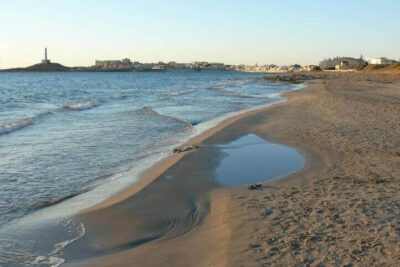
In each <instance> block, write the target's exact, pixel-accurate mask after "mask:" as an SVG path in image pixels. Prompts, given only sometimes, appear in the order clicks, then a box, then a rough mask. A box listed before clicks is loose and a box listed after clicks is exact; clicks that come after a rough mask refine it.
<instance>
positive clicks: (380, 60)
mask: <svg viewBox="0 0 400 267" xmlns="http://www.w3.org/2000/svg"><path fill="white" fill-rule="evenodd" d="M395 62H396V60H393V59H388V58H386V57H378V58H369V59H368V63H369V64H379V65H380V64H384V65H389V64H393V63H395Z"/></svg>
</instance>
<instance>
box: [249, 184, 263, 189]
mask: <svg viewBox="0 0 400 267" xmlns="http://www.w3.org/2000/svg"><path fill="white" fill-rule="evenodd" d="M260 186H261V184H251V185H249V186H248V187H247V189H249V190H254V189H256V188H259V187H260Z"/></svg>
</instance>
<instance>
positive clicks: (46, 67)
mask: <svg viewBox="0 0 400 267" xmlns="http://www.w3.org/2000/svg"><path fill="white" fill-rule="evenodd" d="M70 70H71V68H70V67H66V66H63V65H61V64H59V63H39V64H35V65H32V66H29V67H26V68H13V69H5V70H0V71H3V72H14V71H16V72H53V71H54V72H56V71H57V72H58V71H70Z"/></svg>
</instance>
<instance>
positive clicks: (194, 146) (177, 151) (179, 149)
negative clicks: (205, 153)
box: [172, 145, 199, 153]
mask: <svg viewBox="0 0 400 267" xmlns="http://www.w3.org/2000/svg"><path fill="white" fill-rule="evenodd" d="M197 148H199V145H191V146H185V147H181V148H174V149H173V150H172V153H181V152H185V151H189V150H192V149H197Z"/></svg>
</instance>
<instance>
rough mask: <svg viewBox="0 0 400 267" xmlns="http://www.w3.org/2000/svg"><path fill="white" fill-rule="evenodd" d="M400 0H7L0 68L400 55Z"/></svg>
mask: <svg viewBox="0 0 400 267" xmlns="http://www.w3.org/2000/svg"><path fill="white" fill-rule="evenodd" d="M399 14H400V0H375V1H373V0H362V1H361V0H335V1H329V0H313V1H312V0H301V1H300V0H296V1H295V0H285V1H277V0H275V1H268V0H264V1H261V0H260V1H258V0H254V1H252V0H248V1H243V0H241V1H236V0H230V1H227V0H220V1H217V0H215V1H211V0H201V1H189V0H186V1H180V0H163V1H161V0H160V1H156V0H145V1H143V0H140V1H132V0H130V1H128V0H112V1H111V0H86V1H82V0H63V1H61V0H18V1H15V0H0V68H11V67H25V66H29V65H32V64H35V63H38V62H40V60H42V59H43V58H44V55H43V54H44V47H47V48H48V55H49V58H50V59H51V61H52V62H58V63H61V64H63V65H66V66H88V65H94V62H95V60H105V59H122V58H130V59H131V60H132V61H140V62H158V61H164V62H168V61H176V62H185V63H188V62H193V61H209V62H223V63H226V64H251V65H253V64H255V63H258V64H259V65H260V64H277V65H289V64H295V63H297V64H301V65H308V64H318V63H319V61H321V60H322V59H324V58H328V57H335V56H352V57H359V56H360V55H361V54H362V55H363V56H364V57H380V56H386V57H389V58H393V59H396V60H399V58H400V15H399Z"/></svg>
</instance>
